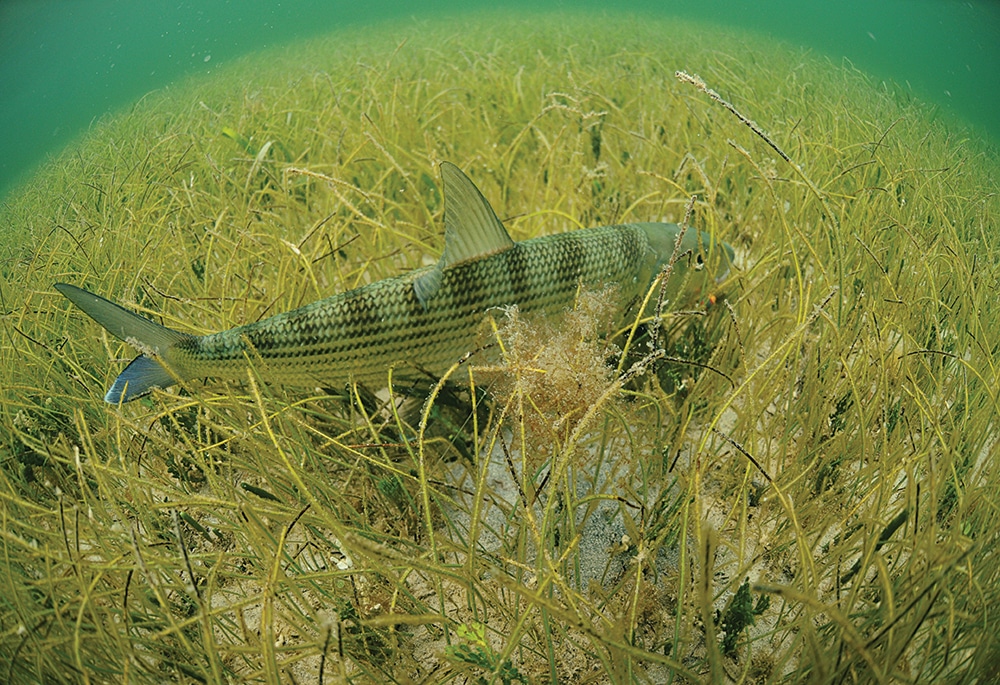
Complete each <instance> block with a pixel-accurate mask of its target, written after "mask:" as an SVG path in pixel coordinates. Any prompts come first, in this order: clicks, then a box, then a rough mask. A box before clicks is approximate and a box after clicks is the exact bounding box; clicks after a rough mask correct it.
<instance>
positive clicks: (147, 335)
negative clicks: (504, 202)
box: [55, 162, 733, 404]
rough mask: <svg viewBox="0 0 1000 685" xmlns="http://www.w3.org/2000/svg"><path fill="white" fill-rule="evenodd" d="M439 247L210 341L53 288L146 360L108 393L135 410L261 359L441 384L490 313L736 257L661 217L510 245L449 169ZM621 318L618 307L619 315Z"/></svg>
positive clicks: (634, 293) (272, 371) (335, 374)
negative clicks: (677, 255) (431, 256)
mask: <svg viewBox="0 0 1000 685" xmlns="http://www.w3.org/2000/svg"><path fill="white" fill-rule="evenodd" d="M441 175H442V179H443V182H444V202H445V205H444V223H445V248H444V253H443V254H442V255H441V258H440V260H439V261H438V263H437V264H436V265H434V266H430V267H425V268H422V269H416V270H414V271H411V272H409V273H407V274H405V275H402V276H398V277H395V278H386V279H384V280H381V281H378V282H375V283H371V284H369V285H366V286H363V287H361V288H357V289H355V290H350V291H347V292H343V293H339V294H337V295H332V296H331V297H328V298H325V299H323V300H319V301H317V302H313V303H312V304H308V305H306V306H304V307H300V308H299V309H295V310H292V311H289V312H285V313H282V314H278V315H276V316H272V317H270V318H268V319H264V320H262V321H257V322H255V323H249V324H246V325H243V326H238V327H236V328H231V329H229V330H226V331H222V332H220V333H213V334H211V335H202V336H198V335H191V334H188V333H182V332H180V331H175V330H172V329H169V328H166V327H164V326H161V325H159V324H157V323H154V322H152V321H150V320H148V319H146V318H144V317H142V316H139V315H138V314H135V313H133V312H130V311H129V310H127V309H124V308H123V307H120V306H119V305H117V304H115V303H113V302H110V301H108V300H106V299H104V298H102V297H99V296H98V295H95V294H93V293H91V292H88V291H86V290H84V289H82V288H78V287H76V286H73V285H68V284H65V283H57V284H55V288H56V290H58V291H59V292H60V293H62V294H63V295H65V296H66V297H67V298H69V300H70V301H72V302H73V304H75V305H76V306H77V307H79V308H80V309H81V310H83V312H84V313H86V314H87V315H88V316H90V317H91V318H92V319H94V321H96V322H97V323H99V324H101V326H103V327H104V328H105V329H107V331H108V332H109V333H111V334H112V335H113V336H115V337H117V338H119V339H121V340H123V341H126V342H128V343H129V344H131V345H133V346H134V347H135V348H136V349H137V350H138V351H139V352H140V353H141V354H140V355H139V356H138V357H136V358H135V359H134V360H132V362H131V363H130V364H129V365H128V366H127V367H126V368H125V370H124V371H122V372H121V374H120V375H119V376H118V378H117V379H115V382H114V383H113V384H112V386H111V388H110V389H109V390H108V392H107V394H106V395H105V396H104V401H105V402H108V403H109V404H119V403H121V402H129V401H131V400H134V399H136V398H138V397H141V396H143V395H145V394H147V393H149V392H150V391H151V390H152V389H154V388H166V387H169V386H171V385H173V384H175V383H177V382H184V381H187V380H190V379H193V378H201V377H216V378H239V377H244V378H245V377H246V371H247V368H248V367H250V366H251V365H254V366H255V368H257V369H258V370H259V371H260V372H261V373H262V375H263V376H264V377H265V378H267V379H269V380H274V381H278V382H282V383H289V384H326V385H332V384H338V383H346V382H349V381H352V380H353V381H357V382H359V383H365V384H373V385H375V386H376V387H377V386H378V384H379V383H381V384H384V383H385V382H386V380H387V371H388V369H389V368H390V367H394V371H393V373H394V377H396V378H413V377H418V376H424V377H426V376H427V375H430V376H432V377H433V376H440V375H441V374H443V373H444V372H445V371H446V370H447V369H448V368H449V367H450V366H451V365H452V364H453V363H455V362H456V361H458V360H459V359H461V358H462V357H463V356H465V355H466V354H467V353H469V352H472V351H474V350H475V349H477V346H478V344H477V341H478V340H479V337H480V330H479V329H480V324H481V323H482V322H483V320H484V319H485V317H486V315H487V312H488V311H489V310H491V309H494V308H498V307H506V306H509V305H517V307H518V308H519V310H520V311H521V312H523V313H526V314H532V313H541V314H543V315H558V314H559V313H560V312H562V311H564V310H566V309H567V308H568V307H570V306H572V304H573V300H574V297H575V296H576V293H577V292H578V289H579V288H580V287H584V288H598V287H601V286H603V285H607V284H616V285H617V286H618V287H619V288H620V290H621V291H622V295H623V301H626V302H628V301H633V302H634V301H636V300H637V299H641V298H642V297H643V296H644V295H645V294H646V292H647V291H648V289H649V288H650V286H651V284H652V282H653V279H655V278H656V277H657V275H658V274H659V273H660V271H661V269H662V268H663V266H664V265H665V264H666V263H667V262H668V261H669V260H670V258H671V255H672V254H673V252H674V249H675V247H678V249H680V250H682V251H684V252H690V255H689V256H688V258H685V259H680V260H678V261H677V262H676V264H675V268H674V271H673V275H672V276H671V284H672V285H670V286H669V287H668V291H667V292H668V294H669V295H670V296H672V297H673V296H676V295H678V293H677V292H676V291H677V290H678V288H679V287H680V282H681V280H682V279H681V276H682V273H683V272H684V271H685V270H687V269H691V268H692V265H696V266H697V267H703V266H705V265H706V264H711V263H714V264H718V266H717V268H716V269H714V270H710V269H708V268H699V271H700V273H690V274H689V276H690V278H688V279H687V283H688V285H689V286H691V284H692V283H694V284H695V286H696V287H702V286H704V285H705V284H706V283H707V284H710V283H711V279H706V278H705V275H706V274H707V273H709V272H712V271H714V273H715V275H716V280H720V279H721V278H722V277H724V276H725V274H726V273H728V270H729V265H730V264H731V262H732V258H733V250H732V248H731V247H730V246H729V245H726V244H725V243H720V242H718V241H716V240H714V239H713V238H712V237H711V236H710V235H709V234H708V233H705V232H703V231H697V230H693V229H692V230H689V231H686V232H685V235H684V237H683V240H682V241H681V243H680V245H679V246H676V239H677V236H678V234H679V232H680V229H679V227H678V226H677V225H675V224H667V223H629V224H620V225H615V226H601V227H597V228H587V229H581V230H576V231H569V232H567V233H561V234H556V235H549V236H544V237H541V238H534V239H531V240H525V241H522V242H514V241H513V240H511V238H510V236H509V235H508V234H507V231H506V229H504V227H503V224H502V223H501V222H500V220H499V219H497V216H496V213H495V212H494V211H493V208H492V207H491V206H490V204H489V202H487V201H486V199H485V198H484V197H483V195H482V193H480V192H479V189H478V188H476V186H475V185H474V184H473V183H472V181H471V180H469V178H468V176H466V175H465V174H464V173H463V172H462V171H461V170H460V169H459V168H458V167H457V166H455V165H454V164H451V163H448V162H444V163H442V164H441ZM623 314H624V312H623Z"/></svg>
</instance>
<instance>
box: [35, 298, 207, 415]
mask: <svg viewBox="0 0 1000 685" xmlns="http://www.w3.org/2000/svg"><path fill="white" fill-rule="evenodd" d="M54 287H55V289H56V290H58V291H59V292H60V293H62V294H63V295H65V296H66V298H67V299H69V301H70V302H72V303H73V304H75V305H76V306H77V307H79V308H80V309H81V310H82V311H83V313H84V314H86V315H87V316H89V317H90V318H92V319H93V320H94V321H96V322H97V323H99V324H101V326H103V327H104V328H105V329H106V330H107V331H108V333H110V334H111V335H113V336H115V337H116V338H118V339H119V340H124V341H125V342H127V343H128V344H130V345H132V346H133V347H135V348H136V349H138V350H139V351H140V352H142V354H141V355H140V356H138V357H136V358H135V359H133V360H132V363H130V364H129V365H128V366H127V367H125V370H124V371H122V372H121V374H120V375H119V376H118V378H116V379H115V382H114V383H113V384H112V385H111V388H110V389H109V390H108V392H107V394H106V395H105V396H104V401H105V402H107V403H109V404H119V403H121V402H129V401H131V400H134V399H136V398H138V397H142V396H143V395H145V394H147V393H149V392H150V391H151V390H152V389H153V388H166V387H169V386H171V385H173V384H174V383H176V382H177V379H176V377H175V376H174V375H172V374H171V373H170V372H169V371H167V369H166V368H165V367H164V366H163V365H162V364H161V363H160V361H158V359H162V358H163V356H164V355H165V354H166V352H167V350H168V349H169V348H170V346H171V345H174V344H176V343H178V342H180V341H182V340H187V339H188V338H191V337H193V336H191V335H189V334H187V333H181V332H180V331H174V330H171V329H169V328H166V327H165V326H161V325H160V324H158V323H154V322H153V321H150V320H149V319H147V318H144V317H142V316H139V315H138V314H136V313H135V312H130V311H129V310H127V309H125V308H124V307H121V306H119V305H117V304H115V303H114V302H110V301H109V300H105V299H104V298H103V297H100V296H98V295H95V294H94V293H92V292H89V291H87V290H84V289H83V288H77V287H76V286H75V285H69V284H67V283H56V284H55V286H54Z"/></svg>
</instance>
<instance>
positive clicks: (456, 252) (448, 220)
mask: <svg viewBox="0 0 1000 685" xmlns="http://www.w3.org/2000/svg"><path fill="white" fill-rule="evenodd" d="M441 180H442V181H443V182H444V253H443V254H442V255H441V260H440V261H439V262H438V263H437V265H436V266H435V267H434V268H433V269H432V270H430V271H428V272H427V273H425V274H423V275H422V276H421V277H420V278H418V279H416V280H415V281H414V282H413V290H414V291H415V292H416V294H417V298H418V299H419V300H420V302H421V303H423V304H425V305H426V304H427V300H428V299H430V297H431V296H433V295H434V293H435V292H436V291H437V289H438V287H439V286H440V284H441V272H442V271H444V270H445V269H447V268H449V267H452V266H455V265H456V264H461V263H462V262H467V261H469V260H470V259H477V258H480V257H486V256H487V255H491V254H496V253H498V252H503V251H504V250H509V249H510V248H512V247H514V241H513V240H511V238H510V235H508V233H507V229H505V228H504V227H503V224H502V223H500V219H498V218H497V215H496V212H494V211H493V207H491V206H490V203H489V202H487V201H486V198H485V197H483V194H482V193H481V192H479V188H477V187H476V185H475V184H474V183H473V182H472V181H471V180H470V179H469V177H468V176H466V175H465V174H464V173H463V172H462V170H461V169H459V168H458V167H457V166H455V165H454V164H452V163H451V162H441Z"/></svg>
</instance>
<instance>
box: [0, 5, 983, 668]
mask: <svg viewBox="0 0 1000 685" xmlns="http://www.w3.org/2000/svg"><path fill="white" fill-rule="evenodd" d="M548 19H550V20H548V21H541V20H540V18H539V17H535V18H533V19H531V20H530V21H529V20H526V19H517V18H508V17H504V16H502V15H494V16H489V17H486V18H480V19H476V20H473V19H469V18H467V19H466V20H464V21H463V22H462V23H461V24H457V23H456V24H449V23H435V24H417V23H413V24H404V25H395V26H386V27H384V28H383V29H382V30H381V33H380V34H378V35H373V34H372V33H371V31H370V30H369V31H368V32H367V33H366V34H365V35H360V34H350V33H345V34H341V35H336V36H332V37H329V38H327V39H323V40H319V41H314V42H311V43H308V44H305V45H299V46H295V47H292V48H288V49H286V50H281V51H271V52H268V53H266V54H262V55H258V56H255V57H251V58H248V59H247V60H245V61H244V62H242V63H240V64H236V65H233V66H231V67H229V68H226V69H223V70H221V71H220V72H218V73H217V74H216V75H215V76H213V78H212V79H210V80H196V81H191V82H187V83H183V84H180V85H178V86H176V87H174V88H171V89H169V90H166V91H163V92H159V93H153V94H150V95H149V96H147V97H146V98H145V99H144V100H142V101H141V102H138V103H136V104H135V106H134V107H132V108H131V109H130V110H129V111H125V112H121V113H119V114H118V115H116V116H114V117H109V118H108V119H107V120H105V121H102V122H99V123H98V124H96V125H95V126H94V128H93V130H92V131H91V132H90V133H89V134H88V135H87V136H86V137H85V138H84V139H83V140H81V141H79V142H78V143H77V144H75V145H74V146H73V147H72V148H70V149H68V150H67V151H66V152H65V153H64V154H62V155H61V156H60V157H58V158H56V159H54V160H53V161H52V163H51V164H50V165H49V166H48V167H47V168H46V169H45V170H43V171H42V172H40V173H39V175H38V176H37V177H36V178H35V179H34V180H33V181H32V182H31V183H29V184H27V185H26V186H25V187H23V188H21V189H20V190H19V191H17V192H16V193H15V194H13V195H12V196H11V197H9V198H7V199H6V201H5V203H4V205H3V207H2V209H0V225H2V226H3V242H2V243H0V317H2V318H0V321H2V326H3V329H2V337H0V457H2V460H0V512H2V515H3V525H2V536H0V545H2V552H3V561H2V564H0V586H2V589H0V679H3V680H4V681H7V682H109V681H115V682H150V683H160V682H269V683H277V682H290V681H294V682H335V683H346V682H356V683H364V682H379V683H381V682H451V681H457V682H475V683H479V682H484V683H486V682H494V683H515V682H521V683H528V682H532V683H533V682H678V683H680V682H702V681H706V680H707V681H712V682H719V683H721V682H746V683H764V682H838V683H839V682H877V683H890V682H931V681H933V682H952V683H959V682H975V681H978V682H989V681H990V679H991V678H996V677H1000V671H998V670H997V668H998V667H997V663H1000V638H998V631H997V625H996V621H995V619H994V618H993V613H994V612H993V611H992V607H993V606H995V605H997V604H998V603H1000V558H998V556H997V552H996V549H997V537H998V534H1000V506H998V505H1000V490H998V488H997V483H998V482H1000V480H998V479H1000V474H998V469H1000V466H998V460H997V449H998V448H997V430H998V426H997V417H998V416H1000V411H998V409H1000V407H998V397H997V394H998V388H1000V378H998V373H1000V371H998V361H1000V360H998V353H1000V308H998V306H997V302H996V293H997V292H998V289H1000V258H998V257H1000V255H998V254H997V247H996V245H997V242H998V240H997V229H996V224H997V217H998V213H1000V194H998V187H997V181H996V179H997V174H996V170H997V161H998V160H997V155H996V151H995V150H992V149H990V148H988V147H987V146H985V145H984V144H983V143H982V142H980V141H978V140H977V139H976V138H975V137H974V136H973V135H972V134H970V133H969V131H968V130H966V129H965V128H963V127H962V126H961V125H959V124H956V123H954V122H950V121H947V120H944V119H942V118H940V117H939V116H937V114H936V113H935V112H934V111H933V110H931V109H929V108H927V107H925V106H924V105H922V104H921V103H920V102H917V101H915V100H913V99H912V98H911V97H910V96H909V95H908V94H907V93H906V92H905V91H902V90H900V89H897V88H895V87H893V86H891V85H886V84H876V83H872V82H871V81H870V80H868V79H867V78H866V77H865V76H864V75H863V74H859V73H857V72H855V71H853V70H851V69H849V68H844V67H842V66H839V65H831V64H829V63H826V62H824V61H822V60H818V59H816V58H815V57H813V56H810V55H808V54H803V53H801V52H797V51H794V50H789V49H787V48H784V47H781V46H776V45H774V44H770V43H763V42H758V41H756V40H753V39H750V38H747V37H745V36H740V35H735V34H729V33H721V32H718V31H715V30H710V29H705V28H704V27H695V26H690V25H683V24H678V23H676V22H671V23H661V22H657V21H652V20H648V19H642V20H638V19H630V18H627V17H613V16H603V17H597V18H595V17H587V16H583V15H580V16H575V15H553V16H552V17H548ZM444 160H451V161H453V162H455V163H456V164H457V165H458V166H459V167H461V168H462V169H463V170H465V171H466V172H467V173H468V174H469V176H470V177H471V178H473V179H474V180H475V183H476V185H477V186H479V187H480V188H481V189H482V192H483V195H484V196H485V197H487V198H489V200H490V202H491V204H492V205H493V207H494V209H495V210H496V214H497V216H498V217H499V218H500V219H501V220H502V221H503V222H504V225H505V227H506V228H507V230H508V231H509V233H510V235H511V237H512V238H513V240H515V241H522V240H526V239H530V238H534V237H537V236H541V235H549V234H554V233H560V232H563V231H567V230H573V229H577V228H586V227H589V226H599V225H610V224H616V223H627V222H645V221H665V222H672V223H677V224H688V225H690V226H691V227H693V228H696V229H701V230H704V231H706V232H707V233H708V234H710V235H712V236H714V237H716V238H717V239H719V240H722V241H725V242H727V243H729V244H730V245H732V246H733V247H734V248H735V251H736V260H735V266H734V268H733V270H732V272H731V273H730V274H729V276H728V277H727V279H726V280H725V281H724V282H722V283H720V284H719V285H718V287H717V288H712V287H710V288H708V289H707V290H702V289H700V288H696V289H692V290H683V289H682V290H681V291H680V292H685V293H686V294H685V295H684V296H680V297H663V298H660V294H659V292H657V290H656V289H655V288H654V289H652V290H650V291H648V292H647V293H645V295H646V296H648V297H649V298H650V299H651V300H654V301H656V307H654V311H659V312H660V316H659V317H658V319H654V318H649V317H647V318H645V319H641V318H639V317H633V318H632V319H630V320H627V321H625V322H624V323H622V322H619V321H616V317H617V315H618V313H619V312H620V311H622V307H623V303H622V302H621V292H620V289H616V288H614V287H610V288H596V289H581V291H580V292H579V293H578V294H577V296H576V297H575V298H574V304H573V307H572V309H571V310H570V311H568V312H566V313H565V314H564V315H563V316H562V317H560V318H558V319H546V318H539V317H532V316H530V315H527V314H525V313H523V312H520V311H518V310H516V309H505V310H497V311H495V312H493V313H492V316H491V317H490V320H489V321H488V322H487V325H488V333H489V340H490V342H489V344H490V345H492V346H493V348H494V351H495V354H494V355H493V356H492V357H491V358H490V360H489V362H488V363H487V362H475V361H472V362H470V363H465V364H462V365H458V366H456V367H453V368H451V369H449V370H448V371H447V372H446V373H445V377H444V378H441V379H437V378H426V379H413V378H401V379H394V378H391V377H390V376H389V374H388V372H387V374H386V382H385V383H379V384H374V383H368V384H365V385H357V384H343V385H337V384H333V387H310V386H305V387H284V386H281V385H280V384H269V383H265V382H263V380H264V379H263V378H262V377H261V376H260V374H259V373H258V372H257V371H258V370H255V369H254V367H253V366H252V365H251V367H250V373H248V374H247V375H246V376H244V377H237V378H230V379H228V380H226V379H222V380H212V381H208V382H202V381H201V380H192V381H189V383H188V384H187V386H188V387H180V388H173V389H171V390H168V391H154V392H153V393H152V394H151V395H149V396H148V397H145V398H142V399H139V400H137V401H135V402H132V403H129V404H127V405H121V406H109V405H106V404H105V403H104V402H102V401H101V396H102V394H103V392H104V389H105V388H107V387H108V386H109V385H110V384H111V381H112V380H113V379H114V377H115V376H116V375H117V374H118V372H119V371H120V370H121V369H122V368H123V367H124V363H125V362H127V361H128V359H129V358H130V356H131V354H132V350H131V349H130V348H129V347H128V346H127V345H125V344H124V343H121V342H120V341H118V340H116V339H114V338H113V337H109V336H107V335H106V334H105V333H103V332H101V331H100V330H99V327H98V326H97V325H96V324H94V323H93V322H92V321H90V320H89V319H87V318H86V317H85V316H83V315H82V314H80V313H79V312H78V311H77V310H76V309H75V308H73V307H72V306H71V305H70V304H69V303H68V302H66V300H65V299H64V298H63V297H62V296H61V295H60V294H59V293H58V292H57V291H55V290H54V289H53V287H52V286H53V284H54V283H56V282H68V283H74V284H77V285H80V286H81V287H85V288H87V289H88V290H92V291H94V292H99V293H101V294H102V295H104V296H107V297H109V298H112V299H114V300H116V301H120V302H122V303H123V304H124V305H125V306H127V307H128V308H129V309H132V310H133V311H137V312H139V313H141V314H143V315H145V316H147V317H149V318H151V319H153V320H155V321H156V322H157V323H160V324H162V325H164V326H167V327H169V328H171V329H175V330H180V331H183V332H186V333H191V334H197V335H201V334H205V333H209V332H213V331H216V330H221V329H225V328H230V327H234V326H238V325H242V324H246V323H250V322H254V321H259V320H263V319H266V318H267V317H268V316H271V315H273V314H276V313H278V312H282V311H288V310H292V309H295V308H296V307H299V306H302V305H304V304H306V303H309V302H312V301H314V300H318V299H321V298H323V297H326V296H328V295H330V294H333V293H336V292H343V291H347V290H351V289H353V288H357V287H359V286H362V285H365V284H368V283H373V282H376V281H378V280H380V279H383V278H387V277H395V276H399V275H401V274H404V273H407V272H409V271H411V270H413V269H415V268H420V267H424V266H430V265H432V264H434V263H435V261H436V260H437V258H438V256H439V255H440V254H441V252H442V248H443V236H442V234H441V230H440V227H441V226H442V218H443V212H444V203H443V198H442V194H441V185H440V182H439V176H438V173H437V169H438V165H439V164H440V162H441V161H444ZM684 267H685V269H688V267H693V268H691V269H690V270H691V271H692V272H695V270H696V268H697V265H696V264H694V263H692V262H688V263H685V264H684ZM379 386H382V387H379Z"/></svg>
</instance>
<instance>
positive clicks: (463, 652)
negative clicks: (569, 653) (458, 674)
mask: <svg viewBox="0 0 1000 685" xmlns="http://www.w3.org/2000/svg"><path fill="white" fill-rule="evenodd" d="M455 636H456V637H457V638H458V639H459V640H461V641H462V642H460V643H458V644H451V645H448V646H447V647H446V648H445V655H446V656H447V657H448V658H449V659H450V660H451V661H453V662H455V663H456V664H459V665H469V666H473V667H476V668H478V669H481V670H483V671H485V672H486V675H481V676H477V677H476V680H475V681H473V682H476V683H481V684H482V685H486V684H487V683H490V682H496V681H497V680H499V682H501V683H503V685H511V684H512V683H528V682H529V681H528V680H527V679H526V678H525V677H524V676H523V675H521V673H520V671H518V670H517V668H516V667H515V666H514V664H513V663H512V662H511V660H510V659H506V658H503V657H502V656H501V655H500V654H497V652H496V650H494V649H493V647H492V646H491V645H490V643H489V642H488V641H487V639H486V626H485V625H483V624H482V623H471V624H468V625H465V624H463V625H459V626H457V627H456V628H455ZM487 676H488V677H487Z"/></svg>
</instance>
